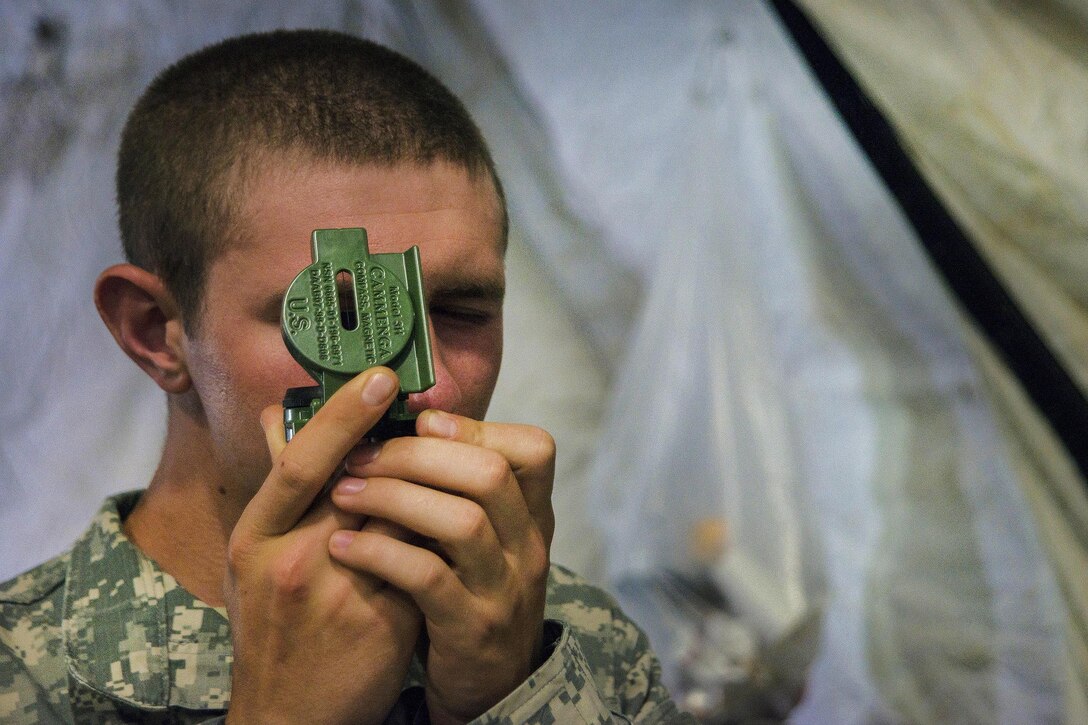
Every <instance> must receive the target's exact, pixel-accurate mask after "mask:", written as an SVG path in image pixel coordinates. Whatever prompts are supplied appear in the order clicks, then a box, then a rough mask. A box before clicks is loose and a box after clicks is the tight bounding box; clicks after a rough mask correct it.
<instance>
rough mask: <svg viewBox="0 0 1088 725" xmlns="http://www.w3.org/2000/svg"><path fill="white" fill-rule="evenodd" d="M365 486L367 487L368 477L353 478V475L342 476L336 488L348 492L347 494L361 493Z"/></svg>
mask: <svg viewBox="0 0 1088 725" xmlns="http://www.w3.org/2000/svg"><path fill="white" fill-rule="evenodd" d="M364 488H366V479H365V478H353V477H346V478H341V479H340V482H339V483H337V484H336V490H337V492H338V493H347V494H352V493H359V492H360V491H362V490H363V489H364Z"/></svg>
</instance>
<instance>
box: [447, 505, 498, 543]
mask: <svg viewBox="0 0 1088 725" xmlns="http://www.w3.org/2000/svg"><path fill="white" fill-rule="evenodd" d="M490 527H491V521H490V520H489V519H488V517H487V512H486V511H484V509H483V507H481V506H479V505H477V504H475V503H472V502H467V503H466V505H465V506H463V507H462V510H461V512H460V514H459V515H458V521H457V524H456V530H455V534H454V535H455V537H456V538H457V540H458V541H461V542H468V541H479V540H480V539H481V538H482V537H483V536H485V535H486V534H487V530H488V529H489V528H490Z"/></svg>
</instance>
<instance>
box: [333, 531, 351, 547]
mask: <svg viewBox="0 0 1088 725" xmlns="http://www.w3.org/2000/svg"><path fill="white" fill-rule="evenodd" d="M354 538H355V532H354V531H337V532H335V533H334V534H333V535H332V536H330V537H329V546H330V547H332V548H333V549H346V548H348V547H349V546H351V541H352V539H354Z"/></svg>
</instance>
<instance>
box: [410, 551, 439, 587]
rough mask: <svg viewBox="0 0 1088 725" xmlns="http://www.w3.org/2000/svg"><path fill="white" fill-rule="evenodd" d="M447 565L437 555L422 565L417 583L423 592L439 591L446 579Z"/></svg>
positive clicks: (428, 558)
mask: <svg viewBox="0 0 1088 725" xmlns="http://www.w3.org/2000/svg"><path fill="white" fill-rule="evenodd" d="M445 569H446V565H445V564H444V563H443V562H442V560H441V559H440V558H438V556H437V555H435V556H430V557H427V559H426V561H425V563H423V564H421V565H420V568H419V573H418V575H417V581H418V582H419V588H420V589H423V590H434V589H437V588H438V587H439V586H440V585H441V584H442V580H443V578H444V577H445Z"/></svg>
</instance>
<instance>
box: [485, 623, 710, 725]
mask: <svg viewBox="0 0 1088 725" xmlns="http://www.w3.org/2000/svg"><path fill="white" fill-rule="evenodd" d="M618 623H629V620H626V619H625V618H624V619H622V620H621V621H620V622H618ZM547 629H548V630H549V631H550V632H552V633H558V637H557V639H556V640H555V642H554V647H553V649H552V653H551V655H550V656H549V657H548V659H547V660H546V661H545V662H544V664H543V665H541V667H540V668H539V669H538V670H537V671H536V672H534V673H533V674H532V676H530V677H529V679H528V680H526V681H525V682H524V683H523V684H522V685H521V686H520V687H519V688H518V689H516V690H514V692H512V693H510V695H508V696H507V697H506V698H505V699H504V700H503V701H502V702H500V703H499V704H498V705H496V706H495V707H494V708H492V709H491V710H489V711H488V712H486V713H484V715H482V716H481V717H480V718H478V719H477V721H476V722H478V723H481V724H483V723H487V724H488V725H490V724H492V723H501V724H503V725H507V724H509V725H513V724H514V723H529V724H532V723H542V724H543V723H568V722H569V723H640V724H641V723H645V724H646V725H651V724H652V723H694V722H695V720H694V719H693V718H692V716H691V715H688V714H685V713H681V712H679V711H678V710H677V708H676V705H675V704H674V703H673V701H672V699H671V698H670V697H669V694H668V691H667V690H666V689H665V686H664V685H663V684H662V682H661V666H660V664H659V663H658V660H657V657H656V656H655V655H654V653H653V651H652V650H651V649H650V647H649V643H648V641H647V640H646V636H645V635H644V634H643V633H642V632H641V631H640V630H638V628H637V627H635V626H634V625H633V624H630V630H629V631H633V632H637V635H636V636H635V637H633V638H631V639H628V638H627V637H626V636H621V638H620V639H621V641H623V642H624V644H623V646H620V647H604V648H603V650H611V651H610V652H608V661H607V662H605V661H592V660H593V659H595V658H591V657H587V655H586V652H584V651H583V647H582V640H583V639H584V637H582V636H579V635H578V634H576V630H575V628H574V627H573V626H572V625H570V624H568V623H563V622H558V621H554V620H549V621H548V622H547ZM621 629H624V630H626V629H627V628H626V627H624V628H621ZM613 634H614V633H613ZM623 634H626V633H623ZM589 639H590V641H589V643H588V644H589V648H590V650H591V651H592V650H593V649H596V648H595V643H594V642H593V638H592V637H590V638H589ZM613 639H614V637H613ZM612 644H613V645H615V644H617V642H615V641H613V642H612Z"/></svg>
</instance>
